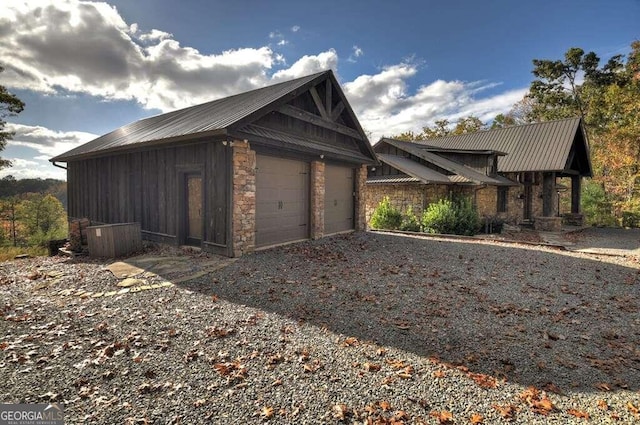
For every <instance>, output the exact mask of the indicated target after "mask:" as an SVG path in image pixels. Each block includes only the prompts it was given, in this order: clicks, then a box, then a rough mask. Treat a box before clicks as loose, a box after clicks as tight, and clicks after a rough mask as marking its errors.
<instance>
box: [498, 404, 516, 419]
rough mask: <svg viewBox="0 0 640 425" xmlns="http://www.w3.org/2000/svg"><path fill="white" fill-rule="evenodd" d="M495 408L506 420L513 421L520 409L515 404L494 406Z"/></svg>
mask: <svg viewBox="0 0 640 425" xmlns="http://www.w3.org/2000/svg"><path fill="white" fill-rule="evenodd" d="M493 408H494V409H496V410H497V411H498V413H500V416H502V417H503V418H505V419H512V418H513V416H514V415H515V414H516V412H517V411H518V409H517V408H516V407H515V406H514V405H513V404H503V405H500V404H494V405H493Z"/></svg>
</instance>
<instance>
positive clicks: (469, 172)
mask: <svg viewBox="0 0 640 425" xmlns="http://www.w3.org/2000/svg"><path fill="white" fill-rule="evenodd" d="M381 141H382V142H386V143H388V144H390V145H392V146H395V147H397V148H399V149H401V150H403V151H405V152H408V153H410V154H412V155H414V156H417V157H418V158H422V159H424V160H425V161H427V162H430V163H432V164H434V165H436V166H438V167H440V168H443V169H445V170H447V171H450V172H452V173H454V174H457V175H458V176H460V177H462V178H463V179H464V180H466V181H468V182H473V183H477V184H492V185H500V186H502V185H513V184H515V183H514V182H512V181H511V180H509V179H506V178H504V177H501V176H500V177H490V176H487V175H486V174H483V173H481V172H479V171H476V170H474V169H473V168H471V167H468V166H466V165H464V164H460V163H459V162H456V161H453V160H450V159H447V158H444V157H442V156H440V155H438V154H436V153H433V152H429V151H428V150H427V149H424V148H423V147H421V146H420V145H418V144H416V143H413V142H404V141H400V140H394V139H382V140H381ZM440 150H441V149H440ZM380 155H381V154H378V156H379V157H380ZM381 159H382V158H381ZM383 161H384V159H383ZM411 162H414V163H415V161H411ZM416 164H417V163H416ZM389 165H391V164H389ZM418 165H420V164H418ZM420 166H421V167H424V166H423V165H420ZM396 168H397V167H396ZM425 168H427V167H425ZM453 182H455V183H461V182H462V180H461V179H460V178H457V179H455V180H453Z"/></svg>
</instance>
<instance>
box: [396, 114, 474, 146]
mask: <svg viewBox="0 0 640 425" xmlns="http://www.w3.org/2000/svg"><path fill="white" fill-rule="evenodd" d="M484 129H486V126H485V124H484V123H483V122H482V121H481V120H480V119H479V118H478V117H474V116H473V115H470V116H468V117H464V118H461V119H459V120H458V121H456V123H455V125H453V124H452V123H451V122H449V120H447V119H442V120H436V121H435V122H434V123H433V125H430V126H425V127H423V128H422V131H421V132H420V133H414V132H413V131H407V132H404V133H400V134H398V135H396V136H392V138H394V139H397V140H406V141H424V140H428V139H436V138H438V137H446V136H453V135H459V134H465V133H473V132H476V131H480V130H484Z"/></svg>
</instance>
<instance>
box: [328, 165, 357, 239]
mask: <svg viewBox="0 0 640 425" xmlns="http://www.w3.org/2000/svg"><path fill="white" fill-rule="evenodd" d="M324 176H325V178H324V182H325V191H324V194H325V196H324V234H325V235H330V234H332V233H337V232H344V231H348V230H353V228H354V220H353V215H354V209H353V192H354V180H353V176H354V170H353V168H351V167H340V166H337V165H330V164H327V165H326V166H325V173H324Z"/></svg>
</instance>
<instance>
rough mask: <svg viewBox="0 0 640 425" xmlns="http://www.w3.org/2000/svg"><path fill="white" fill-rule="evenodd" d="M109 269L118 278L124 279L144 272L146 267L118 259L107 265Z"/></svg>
mask: <svg viewBox="0 0 640 425" xmlns="http://www.w3.org/2000/svg"><path fill="white" fill-rule="evenodd" d="M107 270H109V271H110V272H111V273H113V275H114V276H115V277H117V278H118V279H124V278H125V277H133V276H137V275H139V274H141V273H144V269H141V268H139V267H136V266H134V265H133V264H129V263H125V262H123V261H117V262H115V263H112V264H109V265H108V266H107Z"/></svg>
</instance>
